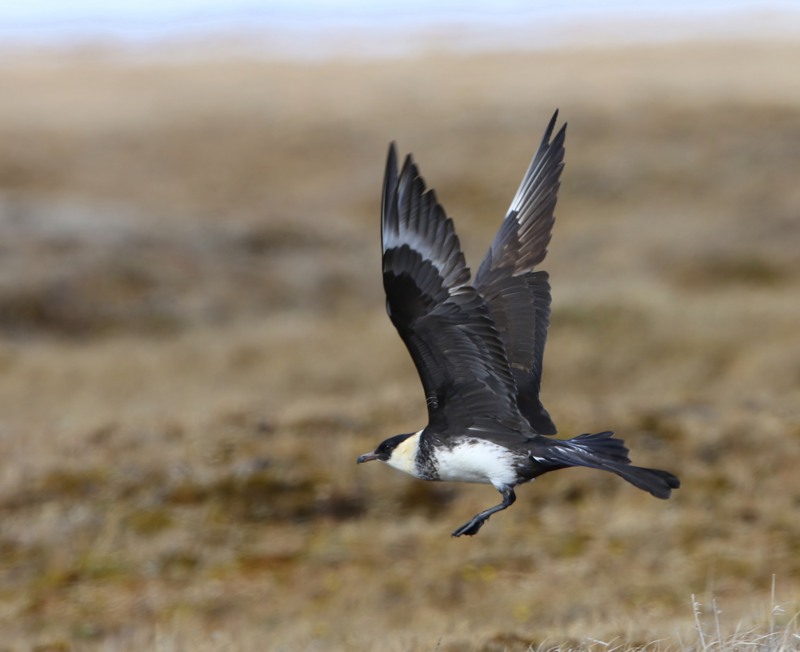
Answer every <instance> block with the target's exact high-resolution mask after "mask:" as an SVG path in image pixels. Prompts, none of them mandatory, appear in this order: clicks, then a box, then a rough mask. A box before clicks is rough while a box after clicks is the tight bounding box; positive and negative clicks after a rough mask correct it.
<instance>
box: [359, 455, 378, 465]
mask: <svg viewBox="0 0 800 652" xmlns="http://www.w3.org/2000/svg"><path fill="white" fill-rule="evenodd" d="M379 459H380V456H379V455H376V454H375V453H364V454H363V455H359V456H358V459H357V460H356V464H363V463H364V462H371V461H372V460H379Z"/></svg>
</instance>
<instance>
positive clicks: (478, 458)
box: [436, 438, 517, 489]
mask: <svg viewBox="0 0 800 652" xmlns="http://www.w3.org/2000/svg"><path fill="white" fill-rule="evenodd" d="M436 466H437V470H438V473H439V479H441V480H445V481H450V482H479V483H481V484H491V485H494V486H495V487H496V488H497V489H503V488H507V487H513V486H514V485H515V484H516V480H517V478H516V475H517V474H516V472H515V471H514V454H513V453H512V452H511V451H509V450H508V449H507V448H504V447H503V446H498V445H497V444H493V443H492V442H490V441H486V440H485V439H471V438H470V439H467V438H465V439H464V440H462V441H461V442H459V443H458V444H456V445H455V446H454V447H453V448H450V449H444V448H443V449H440V450H437V451H436Z"/></svg>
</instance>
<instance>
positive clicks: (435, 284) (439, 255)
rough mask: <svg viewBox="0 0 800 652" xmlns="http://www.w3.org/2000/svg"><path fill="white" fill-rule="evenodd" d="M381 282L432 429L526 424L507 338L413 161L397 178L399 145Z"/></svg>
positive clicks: (387, 187)
mask: <svg viewBox="0 0 800 652" xmlns="http://www.w3.org/2000/svg"><path fill="white" fill-rule="evenodd" d="M382 206H383V210H382V219H381V236H382V238H381V239H382V247H383V285H384V289H385V290H386V307H387V311H388V313H389V317H390V318H391V320H392V323H393V324H394V325H395V327H396V328H397V332H398V333H399V334H400V337H401V338H402V339H403V341H404V342H405V344H406V347H408V351H409V353H410V354H411V358H412V359H413V360H414V364H415V365H416V367H417V371H418V372H419V376H420V379H421V381H422V386H423V388H424V390H425V398H426V400H427V404H428V416H429V420H430V425H431V427H432V428H433V429H434V430H436V431H437V432H440V433H444V432H447V431H450V432H452V433H453V434H463V431H464V430H465V429H467V428H469V427H476V426H477V425H480V424H484V423H485V422H486V421H493V422H497V423H498V424H502V425H504V426H506V427H507V428H511V429H517V428H518V427H520V426H521V425H522V423H523V422H522V419H521V417H520V415H519V411H518V408H517V400H516V386H515V384H514V379H513V377H512V375H511V371H510V369H509V365H508V361H507V359H506V354H505V350H504V348H503V342H502V339H501V337H500V335H499V333H498V332H497V329H496V328H495V325H494V322H493V320H492V317H491V315H490V313H489V308H488V306H487V305H486V301H485V300H484V298H483V297H482V296H481V295H480V294H479V293H478V292H477V291H476V290H475V289H474V288H473V287H472V286H471V285H469V276H470V273H469V269H468V268H467V266H466V262H465V260H464V255H463V254H462V252H461V247H460V244H459V241H458V236H456V234H455V230H454V229H453V222H452V220H450V219H449V218H448V217H447V216H446V215H445V213H444V210H443V209H442V207H441V206H440V205H439V204H438V203H437V201H436V195H435V194H434V192H433V190H426V187H425V182H424V181H423V179H422V178H421V177H420V176H419V173H418V171H417V167H416V165H414V162H413V161H412V159H411V157H410V156H409V157H407V158H406V160H405V163H404V165H403V169H402V171H401V172H400V174H399V175H398V173H397V158H396V154H395V148H394V144H392V145H391V146H390V148H389V157H388V160H387V163H386V176H385V179H384V186H383V203H382Z"/></svg>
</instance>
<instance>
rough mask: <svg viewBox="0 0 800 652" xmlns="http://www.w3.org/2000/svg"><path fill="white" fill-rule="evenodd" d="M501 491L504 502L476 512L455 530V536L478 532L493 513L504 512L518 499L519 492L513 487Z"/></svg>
mask: <svg viewBox="0 0 800 652" xmlns="http://www.w3.org/2000/svg"><path fill="white" fill-rule="evenodd" d="M500 493H501V494H503V502H502V503H500V504H499V505H495V506H494V507H490V508H489V509H484V510H483V511H482V512H481V513H480V514H475V516H473V517H472V520H470V522H469V523H464V525H462V526H461V527H460V528H458V529H457V530H456V531H455V532H453V536H454V537H460V536H461V535H462V534H466V535H467V536H472V535H473V534H477V533H478V530H480V529H481V526H482V525H483V524H484V523H485V522H486V521H488V520H489V517H490V516H491V515H492V514H494V513H495V512H502V511H503V510H504V509H506V508H507V507H511V505H513V504H514V501H515V500H516V499H517V494H515V493H514V490H513V489H506V490H505V491H501V492H500Z"/></svg>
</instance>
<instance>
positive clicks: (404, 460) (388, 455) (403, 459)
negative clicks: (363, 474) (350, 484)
mask: <svg viewBox="0 0 800 652" xmlns="http://www.w3.org/2000/svg"><path fill="white" fill-rule="evenodd" d="M409 437H413V439H412V440H411V443H413V444H414V445H412V446H409V445H405V446H403V445H402V444H403V443H404V442H409ZM418 439H419V433H407V434H404V435H395V436H394V437H389V439H385V440H383V441H382V442H381V443H380V444H378V447H377V448H376V449H375V450H374V451H373V452H371V453H365V454H364V455H360V456H359V458H358V459H357V460H356V462H357V463H358V464H361V463H362V462H371V461H372V460H380V461H381V462H386V463H387V464H389V465H390V466H394V467H397V468H400V469H401V470H403V471H406V472H410V469H411V468H412V465H413V462H414V459H413V457H414V455H416V448H417V447H416V443H417V440H418ZM405 467H408V469H407V468H405Z"/></svg>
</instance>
